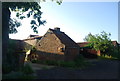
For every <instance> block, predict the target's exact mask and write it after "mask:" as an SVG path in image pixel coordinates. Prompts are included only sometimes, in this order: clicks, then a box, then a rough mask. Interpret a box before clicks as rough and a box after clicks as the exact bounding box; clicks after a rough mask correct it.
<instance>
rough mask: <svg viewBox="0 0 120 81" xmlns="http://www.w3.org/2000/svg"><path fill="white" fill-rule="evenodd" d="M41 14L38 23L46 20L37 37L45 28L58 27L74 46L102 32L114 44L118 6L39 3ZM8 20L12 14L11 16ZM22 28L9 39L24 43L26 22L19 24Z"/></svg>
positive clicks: (116, 4) (115, 3) (97, 3)
mask: <svg viewBox="0 0 120 81" xmlns="http://www.w3.org/2000/svg"><path fill="white" fill-rule="evenodd" d="M40 5H41V11H42V12H43V14H42V15H41V16H42V19H43V20H46V22H47V23H46V24H45V26H40V27H39V28H38V32H39V33H38V35H40V36H43V35H44V34H45V33H46V31H47V30H48V29H49V28H54V27H60V30H61V31H62V32H65V34H67V35H68V36H69V37H70V38H72V39H73V40H74V41H75V42H84V40H83V39H84V38H85V36H87V35H88V34H89V33H92V34H93V35H95V34H98V33H100V32H102V31H105V32H107V33H111V40H117V41H118V3H117V2H63V3H62V4H61V5H58V4H57V3H55V2H43V3H41V4H40ZM11 17H12V18H14V17H15V13H12V15H11ZM21 23H22V26H21V27H19V28H18V33H16V34H10V35H9V37H10V38H12V39H21V40H22V39H26V38H27V37H28V36H29V35H30V34H35V33H34V32H33V31H32V30H31V27H30V26H31V25H30V19H28V18H26V19H24V20H22V21H21Z"/></svg>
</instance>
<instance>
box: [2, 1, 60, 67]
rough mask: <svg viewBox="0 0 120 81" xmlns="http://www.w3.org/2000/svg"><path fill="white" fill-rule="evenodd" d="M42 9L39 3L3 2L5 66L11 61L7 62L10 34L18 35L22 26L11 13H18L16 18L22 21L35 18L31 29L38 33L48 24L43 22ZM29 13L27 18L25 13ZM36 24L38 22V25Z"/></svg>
mask: <svg viewBox="0 0 120 81" xmlns="http://www.w3.org/2000/svg"><path fill="white" fill-rule="evenodd" d="M43 1H45V0H43ZM52 1H54V0H52ZM55 1H56V2H57V3H58V4H60V3H62V1H61V0H55ZM40 8H41V7H40V5H39V3H38V2H2V41H3V42H2V48H3V51H2V60H3V62H4V63H3V65H5V64H6V63H7V64H9V63H8V62H9V61H7V58H9V57H7V50H8V49H7V48H8V40H9V33H17V29H16V27H19V26H20V23H19V22H17V21H16V20H14V19H11V18H10V14H11V11H16V12H17V14H16V17H18V18H20V19H24V18H26V17H28V18H29V17H30V16H33V19H34V20H31V28H32V29H33V31H34V32H36V33H38V31H37V28H38V27H39V26H40V25H43V24H44V23H45V22H46V21H42V20H41V14H42V12H41V11H40ZM27 11H28V14H27V16H25V15H24V14H23V13H25V12H27ZM36 22H38V24H37V23H36ZM11 60H12V59H11Z"/></svg>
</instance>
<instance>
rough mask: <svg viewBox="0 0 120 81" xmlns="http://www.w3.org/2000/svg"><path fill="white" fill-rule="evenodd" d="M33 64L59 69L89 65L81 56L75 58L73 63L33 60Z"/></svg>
mask: <svg viewBox="0 0 120 81" xmlns="http://www.w3.org/2000/svg"><path fill="white" fill-rule="evenodd" d="M32 62H33V63H39V64H45V65H54V66H59V67H71V68H83V67H86V66H87V65H89V64H90V63H88V62H87V61H85V59H84V57H83V56H82V55H79V56H77V58H76V59H75V60H73V61H55V60H33V61H32Z"/></svg>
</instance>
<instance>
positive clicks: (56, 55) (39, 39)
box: [24, 27, 80, 60]
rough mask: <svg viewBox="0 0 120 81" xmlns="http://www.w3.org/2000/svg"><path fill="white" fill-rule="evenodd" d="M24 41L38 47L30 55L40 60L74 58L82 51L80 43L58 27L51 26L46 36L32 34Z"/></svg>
mask: <svg viewBox="0 0 120 81" xmlns="http://www.w3.org/2000/svg"><path fill="white" fill-rule="evenodd" d="M24 41H25V42H26V43H29V44H30V45H33V46H35V48H36V51H35V52H32V53H31V54H30V55H29V57H30V58H36V59H40V60H73V59H74V58H75V57H76V56H77V55H78V54H79V52H80V47H79V45H78V44H77V43H75V42H74V41H73V40H72V39H71V38H70V37H69V36H68V35H66V34H65V33H64V32H62V31H60V28H58V27H56V28H54V29H50V28H49V30H48V31H47V32H46V34H45V35H44V36H34V35H33V36H32V35H31V36H29V38H28V39H25V40H24Z"/></svg>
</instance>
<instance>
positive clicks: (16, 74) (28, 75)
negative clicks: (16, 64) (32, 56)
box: [3, 64, 36, 79]
mask: <svg viewBox="0 0 120 81" xmlns="http://www.w3.org/2000/svg"><path fill="white" fill-rule="evenodd" d="M33 73H34V71H33V69H32V68H31V66H30V65H29V64H26V65H25V66H24V67H22V68H20V69H19V70H17V71H12V72H10V73H8V74H4V75H3V79H35V78H36V76H34V75H33Z"/></svg>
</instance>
